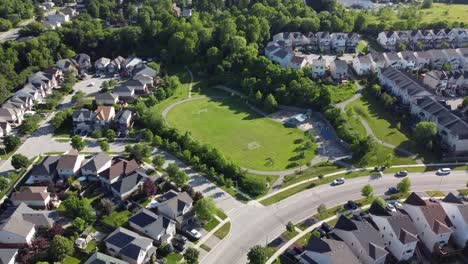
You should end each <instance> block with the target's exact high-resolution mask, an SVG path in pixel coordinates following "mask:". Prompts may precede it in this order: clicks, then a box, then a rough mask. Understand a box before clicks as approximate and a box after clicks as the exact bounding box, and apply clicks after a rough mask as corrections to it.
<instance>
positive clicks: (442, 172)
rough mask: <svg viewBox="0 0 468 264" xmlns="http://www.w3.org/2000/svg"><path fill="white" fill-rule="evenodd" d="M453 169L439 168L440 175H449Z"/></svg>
mask: <svg viewBox="0 0 468 264" xmlns="http://www.w3.org/2000/svg"><path fill="white" fill-rule="evenodd" d="M450 172H452V170H451V169H450V168H441V169H438V170H437V174H438V175H449V174H450Z"/></svg>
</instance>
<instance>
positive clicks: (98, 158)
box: [81, 152, 112, 171]
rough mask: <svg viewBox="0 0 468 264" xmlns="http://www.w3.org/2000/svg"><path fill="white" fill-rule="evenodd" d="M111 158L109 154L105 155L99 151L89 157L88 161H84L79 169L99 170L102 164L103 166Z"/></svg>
mask: <svg viewBox="0 0 468 264" xmlns="http://www.w3.org/2000/svg"><path fill="white" fill-rule="evenodd" d="M111 160H112V158H111V157H109V155H107V154H106V153H104V152H100V153H98V154H97V155H95V156H93V157H92V158H91V159H89V161H88V162H86V164H85V165H84V166H83V167H82V168H81V169H83V170H90V171H99V170H100V169H101V168H102V166H104V165H105V164H106V163H108V162H109V161H111Z"/></svg>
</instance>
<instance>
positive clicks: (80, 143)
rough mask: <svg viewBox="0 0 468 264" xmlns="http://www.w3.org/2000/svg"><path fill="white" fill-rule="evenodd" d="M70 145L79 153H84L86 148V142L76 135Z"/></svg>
mask: <svg viewBox="0 0 468 264" xmlns="http://www.w3.org/2000/svg"><path fill="white" fill-rule="evenodd" d="M70 145H71V146H72V148H74V149H76V150H78V151H82V150H83V149H84V147H85V142H84V140H83V139H82V138H81V137H80V136H78V135H74V136H73V137H72V138H71V142H70Z"/></svg>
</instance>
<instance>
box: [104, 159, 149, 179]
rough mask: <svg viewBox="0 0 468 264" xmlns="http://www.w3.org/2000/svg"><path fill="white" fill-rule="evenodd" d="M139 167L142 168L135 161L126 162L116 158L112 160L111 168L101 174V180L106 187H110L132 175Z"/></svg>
mask: <svg viewBox="0 0 468 264" xmlns="http://www.w3.org/2000/svg"><path fill="white" fill-rule="evenodd" d="M139 167H140V166H139V165H138V163H137V162H136V161H135V160H134V159H132V160H124V159H119V158H116V159H113V160H112V164H111V166H110V167H109V168H107V169H105V170H103V171H101V172H100V173H99V179H100V180H101V182H102V184H104V185H105V186H110V185H111V184H113V183H115V182H116V181H118V180H119V179H121V178H122V177H125V176H128V175H130V174H131V173H133V172H134V171H135V170H136V169H138V168H139Z"/></svg>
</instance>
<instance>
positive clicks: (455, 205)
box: [440, 193, 468, 248]
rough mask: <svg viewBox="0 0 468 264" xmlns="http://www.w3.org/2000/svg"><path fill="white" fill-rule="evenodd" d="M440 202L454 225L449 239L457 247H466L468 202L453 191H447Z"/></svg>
mask: <svg viewBox="0 0 468 264" xmlns="http://www.w3.org/2000/svg"><path fill="white" fill-rule="evenodd" d="M440 204H441V205H442V208H444V211H445V213H446V214H447V216H448V217H449V218H450V221H451V222H452V224H453V226H454V230H453V233H452V236H451V239H453V241H454V243H455V244H456V245H457V247H459V248H466V247H467V245H468V244H467V242H468V203H467V202H465V201H464V200H462V199H460V198H459V197H457V196H455V195H454V194H453V193H449V194H447V196H445V198H444V199H442V201H440Z"/></svg>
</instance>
